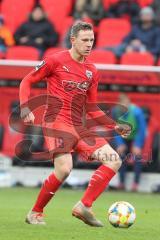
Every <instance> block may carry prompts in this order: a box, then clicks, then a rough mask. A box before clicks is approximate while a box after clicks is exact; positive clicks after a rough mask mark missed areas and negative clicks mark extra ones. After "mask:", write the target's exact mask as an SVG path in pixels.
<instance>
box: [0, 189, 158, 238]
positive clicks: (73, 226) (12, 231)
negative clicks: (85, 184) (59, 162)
mask: <svg viewBox="0 0 160 240" xmlns="http://www.w3.org/2000/svg"><path fill="white" fill-rule="evenodd" d="M37 193H38V189H32V188H11V189H0V239H1V240H54V239H55V240H72V239H75V240H101V239H102V240H103V239H105V240H160V195H151V194H137V193H122V192H110V191H107V192H105V193H103V194H102V196H101V197H100V198H99V199H98V200H97V201H96V203H95V204H94V207H93V209H94V212H95V213H96V215H97V217H98V218H99V219H101V220H102V221H103V222H104V223H105V227H104V228H93V227H89V226H87V225H85V224H84V223H82V222H81V221H79V220H78V219H76V218H73V217H72V216H71V209H72V206H73V205H74V204H75V203H76V202H77V201H78V200H79V198H80V197H81V196H82V191H76V190H63V189H62V190H60V191H59V192H58V193H57V194H56V196H55V198H54V199H53V200H52V201H51V202H50V203H49V205H48V207H47V209H46V222H47V225H46V226H33V225H28V224H26V223H24V218H25V215H26V213H27V212H28V210H29V209H30V208H31V206H32V205H33V203H34V200H35V198H36V196H37ZM120 200H124V201H128V202H130V203H131V204H133V205H134V207H135V209H136V213H137V219H136V222H135V224H134V225H133V226H132V227H131V228H129V229H117V228H114V227H112V226H111V225H110V224H109V222H108V220H107V209H108V207H109V206H110V205H111V204H112V203H113V202H115V201H120Z"/></svg>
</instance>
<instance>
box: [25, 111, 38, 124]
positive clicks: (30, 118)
mask: <svg viewBox="0 0 160 240" xmlns="http://www.w3.org/2000/svg"><path fill="white" fill-rule="evenodd" d="M34 120H35V116H34V114H33V113H32V112H30V113H29V114H28V115H27V116H26V117H25V118H24V119H23V121H24V122H25V123H34Z"/></svg>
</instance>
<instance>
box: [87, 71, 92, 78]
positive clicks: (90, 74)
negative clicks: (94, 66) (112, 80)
mask: <svg viewBox="0 0 160 240" xmlns="http://www.w3.org/2000/svg"><path fill="white" fill-rule="evenodd" d="M86 76H87V78H88V79H91V78H92V76H93V74H92V72H91V71H89V70H86Z"/></svg>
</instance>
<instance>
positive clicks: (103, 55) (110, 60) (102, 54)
mask: <svg viewBox="0 0 160 240" xmlns="http://www.w3.org/2000/svg"><path fill="white" fill-rule="evenodd" d="M88 60H90V61H92V62H93V63H102V64H103V63H104V64H114V63H116V58H115V55H114V54H113V53H112V52H110V51H104V50H93V51H92V52H91V54H90V56H89V57H88Z"/></svg>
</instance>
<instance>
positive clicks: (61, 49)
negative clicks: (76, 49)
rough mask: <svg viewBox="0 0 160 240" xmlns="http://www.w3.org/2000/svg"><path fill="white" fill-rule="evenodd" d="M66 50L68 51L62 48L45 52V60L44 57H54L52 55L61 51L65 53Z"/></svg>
mask: <svg viewBox="0 0 160 240" xmlns="http://www.w3.org/2000/svg"><path fill="white" fill-rule="evenodd" d="M64 50H66V49H65V48H60V47H55V48H54V47H53V48H48V49H47V50H46V51H45V53H44V55H43V58H44V57H47V56H49V55H52V54H54V53H56V52H60V51H64Z"/></svg>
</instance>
